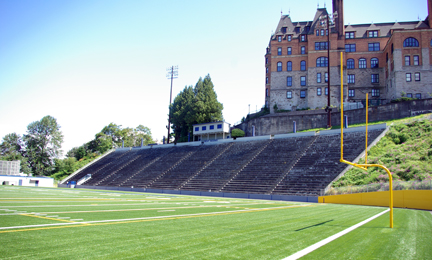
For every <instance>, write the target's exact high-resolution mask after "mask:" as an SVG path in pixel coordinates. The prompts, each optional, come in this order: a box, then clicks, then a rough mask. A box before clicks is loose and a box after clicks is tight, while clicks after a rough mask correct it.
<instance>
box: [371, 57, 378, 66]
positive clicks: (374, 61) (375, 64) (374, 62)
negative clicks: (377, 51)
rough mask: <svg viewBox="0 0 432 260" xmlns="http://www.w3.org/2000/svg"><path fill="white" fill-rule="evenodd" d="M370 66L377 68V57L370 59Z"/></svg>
mask: <svg viewBox="0 0 432 260" xmlns="http://www.w3.org/2000/svg"><path fill="white" fill-rule="evenodd" d="M371 68H372V69H373V68H378V58H372V59H371Z"/></svg>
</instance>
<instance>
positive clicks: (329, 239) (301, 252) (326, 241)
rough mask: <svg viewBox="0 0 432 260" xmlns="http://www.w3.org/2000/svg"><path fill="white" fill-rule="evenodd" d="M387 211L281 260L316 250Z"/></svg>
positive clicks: (291, 258) (387, 210)
mask: <svg viewBox="0 0 432 260" xmlns="http://www.w3.org/2000/svg"><path fill="white" fill-rule="evenodd" d="M389 211H390V209H386V210H384V211H383V212H381V213H378V214H376V215H375V216H373V217H370V218H368V219H366V220H364V221H362V222H360V223H358V224H355V225H354V226H352V227H349V228H347V229H345V230H342V231H341V232H339V233H337V234H335V235H333V236H331V237H328V238H326V239H324V240H321V241H320V242H317V243H315V244H313V245H311V246H309V247H306V248H305V249H303V250H301V251H298V252H297V253H295V254H293V255H290V256H288V257H286V258H284V259H282V260H295V259H299V258H300V257H303V256H305V255H307V254H309V253H310V252H312V251H314V250H316V249H318V248H320V247H322V246H324V245H326V244H328V243H330V242H331V241H333V240H335V239H337V238H339V237H341V236H343V235H345V234H347V233H349V232H351V231H353V230H354V229H356V228H358V227H360V226H363V225H364V224H366V223H368V222H369V221H371V220H374V219H376V218H377V217H379V216H381V215H383V214H384V213H387V212H389Z"/></svg>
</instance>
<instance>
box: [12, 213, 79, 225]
mask: <svg viewBox="0 0 432 260" xmlns="http://www.w3.org/2000/svg"><path fill="white" fill-rule="evenodd" d="M20 215H21V216H27V217H33V218H42V219H49V220H57V221H64V222H67V223H75V222H74V221H70V220H66V219H58V218H52V217H42V216H37V215H32V214H20Z"/></svg>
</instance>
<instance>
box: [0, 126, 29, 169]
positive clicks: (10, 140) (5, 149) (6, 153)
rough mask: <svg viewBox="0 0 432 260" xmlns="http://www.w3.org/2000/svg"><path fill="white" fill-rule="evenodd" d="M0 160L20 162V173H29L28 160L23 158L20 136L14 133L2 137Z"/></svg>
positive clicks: (23, 152)
mask: <svg viewBox="0 0 432 260" xmlns="http://www.w3.org/2000/svg"><path fill="white" fill-rule="evenodd" d="M0 160H3V161H20V168H21V169H20V171H21V172H22V173H25V174H29V173H30V168H29V167H28V160H27V158H26V157H25V145H24V142H23V140H22V138H21V136H20V135H18V134H16V133H12V134H7V135H5V136H4V137H3V140H2V143H1V144H0Z"/></svg>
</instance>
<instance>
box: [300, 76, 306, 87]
mask: <svg viewBox="0 0 432 260" xmlns="http://www.w3.org/2000/svg"><path fill="white" fill-rule="evenodd" d="M300 86H306V76H301V77H300Z"/></svg>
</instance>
